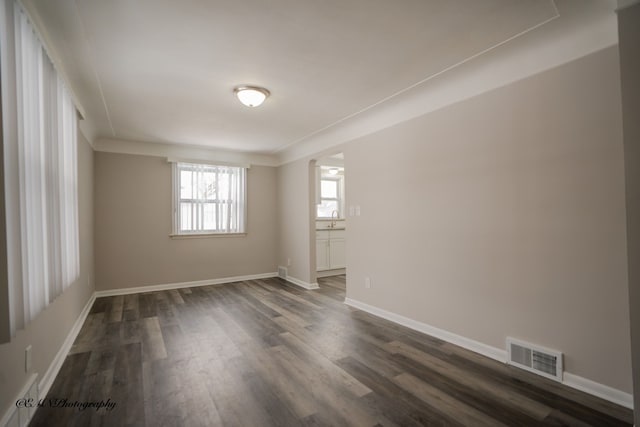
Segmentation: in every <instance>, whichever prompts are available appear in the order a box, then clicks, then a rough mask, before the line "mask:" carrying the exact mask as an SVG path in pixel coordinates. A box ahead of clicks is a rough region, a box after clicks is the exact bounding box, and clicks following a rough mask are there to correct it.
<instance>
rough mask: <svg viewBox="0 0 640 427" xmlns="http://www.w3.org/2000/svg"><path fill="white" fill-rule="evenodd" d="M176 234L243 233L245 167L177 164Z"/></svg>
mask: <svg viewBox="0 0 640 427" xmlns="http://www.w3.org/2000/svg"><path fill="white" fill-rule="evenodd" d="M174 215H175V225H174V233H175V234H197V233H200V234H202V233H244V232H245V222H246V168H244V167H238V166H215V165H207V164H196V163H182V162H177V163H174Z"/></svg>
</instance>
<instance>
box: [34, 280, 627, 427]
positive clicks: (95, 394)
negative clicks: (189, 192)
mask: <svg viewBox="0 0 640 427" xmlns="http://www.w3.org/2000/svg"><path fill="white" fill-rule="evenodd" d="M318 283H319V284H320V289H318V290H314V291H308V290H304V289H301V288H298V287H296V286H294V285H292V284H290V283H287V282H285V281H284V280H282V279H279V278H272V279H260V280H249V281H244V282H238V283H230V284H224V285H216V286H203V287H195V288H184V289H177V290H168V291H159V292H146V293H142V294H135V295H124V296H114V297H105V298H98V299H96V301H95V303H94V305H93V307H92V308H91V310H90V314H89V315H88V317H87V319H86V321H85V323H84V325H83V327H82V329H81V331H80V333H79V334H78V337H77V339H76V341H75V343H74V344H73V346H72V348H71V351H70V352H69V354H68V356H67V358H66V360H65V362H64V364H63V366H62V368H61V370H60V373H59V375H58V377H57V378H56V380H55V382H54V384H53V386H52V387H51V390H50V391H49V394H48V396H47V397H46V399H45V401H44V402H45V404H43V405H42V406H41V407H39V408H38V410H37V411H36V414H35V416H34V419H33V420H32V423H31V425H32V426H41V425H42V426H66V425H78V426H85V425H91V426H102V425H104V426H113V425H122V426H161V425H176V426H178V425H179V426H235V425H237V426H249V425H250V426H271V425H273V426H289V425H295V426H299V425H303V426H305V425H307V426H325V425H334V426H335V425H345V426H347V425H353V426H420V425H430V426H501V425H508V426H630V425H631V424H632V413H631V411H630V410H628V409H626V408H622V407H619V406H616V405H613V404H611V403H609V402H606V401H603V400H601V399H597V398H595V397H593V396H590V395H587V394H585V393H582V392H579V391H577V390H574V389H570V388H567V387H565V386H563V385H562V384H559V383H556V382H553V381H550V380H547V379H545V378H541V377H539V376H536V375H533V374H531V373H528V372H525V371H522V370H519V369H516V368H514V367H511V366H507V365H504V364H501V363H498V362H496V361H495V360H491V359H488V358H486V357H483V356H481V355H479V354H476V353H473V352H470V351H468V350H465V349H463V348H460V347H457V346H455V345H453V344H450V343H446V342H444V341H442V340H439V339H437V338H434V337H430V336H427V335H424V334H421V333H419V332H416V331H414V330H410V329H407V328H405V327H403V326H400V325H397V324H394V323H391V322H388V321H386V320H384V319H381V318H378V317H375V316H372V315H371V314H368V313H365V312H362V311H359V310H354V309H352V308H349V307H347V306H346V305H345V304H344V303H343V301H344V298H345V294H346V285H345V283H346V278H345V276H344V275H342V276H334V277H326V278H322V279H318ZM47 399H50V402H62V401H64V399H66V402H68V403H69V404H70V403H74V402H78V403H79V404H82V403H85V402H100V401H103V402H109V403H110V404H111V405H113V404H115V406H110V407H109V409H108V408H100V409H95V408H90V409H86V410H79V409H78V407H77V405H76V406H70V405H68V406H67V407H61V405H59V404H58V405H55V404H53V403H47V402H49V400H47Z"/></svg>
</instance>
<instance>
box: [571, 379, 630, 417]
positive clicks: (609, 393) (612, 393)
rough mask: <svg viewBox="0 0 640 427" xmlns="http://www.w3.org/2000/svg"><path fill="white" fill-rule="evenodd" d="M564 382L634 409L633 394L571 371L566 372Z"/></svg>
mask: <svg viewBox="0 0 640 427" xmlns="http://www.w3.org/2000/svg"><path fill="white" fill-rule="evenodd" d="M562 383H563V384H564V385H567V386H569V387H571V388H575V389H577V390H580V391H584V392H585V393H589V394H592V395H594V396H597V397H600V398H602V399H604V400H608V401H609V402H613V403H616V404H618V405H620V406H624V407H625V408H629V409H633V395H632V394H629V393H625V392H624V391H620V390H618V389H615V388H612V387H609V386H607V385H604V384H600V383H597V382H595V381H591V380H589V379H587V378H583V377H580V376H578V375H575V374H572V373H570V372H565V373H564V378H563V380H562Z"/></svg>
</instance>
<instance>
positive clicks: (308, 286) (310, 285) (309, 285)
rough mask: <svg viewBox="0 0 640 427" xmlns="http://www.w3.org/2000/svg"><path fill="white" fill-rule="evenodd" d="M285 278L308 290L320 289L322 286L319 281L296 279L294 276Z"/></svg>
mask: <svg viewBox="0 0 640 427" xmlns="http://www.w3.org/2000/svg"><path fill="white" fill-rule="evenodd" d="M285 280H286V281H287V282H290V283H293V284H294V285H297V286H300V287H301V288H304V289H307V290H313V289H320V286H318V284H317V283H309V282H305V281H304V280H300V279H296V278H295V277H292V276H287V278H286V279H285Z"/></svg>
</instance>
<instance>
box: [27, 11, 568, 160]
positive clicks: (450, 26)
mask: <svg viewBox="0 0 640 427" xmlns="http://www.w3.org/2000/svg"><path fill="white" fill-rule="evenodd" d="M25 3H26V5H27V6H28V9H30V11H32V12H33V13H34V14H35V15H37V21H39V22H37V23H38V24H39V26H40V27H41V31H42V32H43V33H44V36H45V37H46V38H47V39H48V42H49V43H50V44H51V45H52V48H53V49H52V50H54V52H55V55H56V56H57V57H58V59H59V62H60V63H59V64H58V65H59V67H61V68H63V71H64V73H65V74H66V75H67V78H68V80H69V81H70V83H71V86H72V88H73V91H74V92H75V94H76V96H77V98H78V100H79V101H80V103H81V104H82V106H83V108H84V110H85V113H86V118H87V120H88V121H89V122H90V123H91V125H92V127H93V128H94V132H95V134H94V135H93V136H94V137H96V138H109V139H119V140H133V141H146V142H160V143H171V144H186V145H189V146H204V147H211V148H216V149H222V150H235V151H246V152H253V153H274V152H277V151H278V150H282V149H283V148H285V147H290V146H292V145H295V144H296V143H299V142H304V141H305V140H306V139H308V138H309V137H310V136H312V135H314V134H317V133H318V132H320V131H322V130H324V129H327V128H331V126H332V125H334V124H336V123H338V122H341V121H343V120H344V119H346V118H349V117H352V116H354V115H357V114H358V113H359V112H361V111H363V110H365V109H367V108H369V107H371V106H372V105H375V104H379V103H381V102H382V101H385V100H386V99H388V98H390V97H392V96H393V95H395V94H397V93H399V92H402V91H403V90H405V89H406V88H408V87H410V86H413V85H415V84H417V83H419V82H421V81H424V80H425V79H428V78H429V77H431V76H434V75H436V74H438V73H440V72H442V71H443V70H446V69H448V68H450V67H452V66H453V65H455V64H458V63H460V62H462V61H464V60H465V59H467V58H469V57H473V56H475V55H477V54H479V53H481V52H483V51H486V50H487V49H490V48H491V47H493V46H495V45H497V44H500V43H502V42H504V41H505V40H509V39H511V38H513V37H515V36H517V35H518V34H521V33H523V32H526V31H528V30H530V29H531V28H533V27H536V26H538V25H540V24H541V23H544V22H548V21H550V20H553V18H554V17H556V16H557V9H556V6H555V3H554V2H553V1H552V0H446V1H444V0H394V1H390V0H341V1H317V0H316V1H310V0H277V1H270V2H265V1H262V0H242V1H238V0H235V1H233V0H212V1H202V0H183V1H180V2H177V1H176V2H170V1H169V2H167V1H164V2H160V1H157V0H136V1H131V0H108V1H105V0H56V1H50V0H30V1H29V0H27V1H25ZM574 3H575V2H574ZM240 84H256V85H261V86H264V87H266V88H268V89H269V90H270V91H271V93H272V96H271V97H270V98H269V99H268V100H267V101H266V102H265V104H263V106H262V107H260V108H256V109H249V108H247V107H244V106H243V105H241V104H240V103H239V102H238V101H237V100H236V99H235V98H234V96H233V88H234V86H236V85H240Z"/></svg>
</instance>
